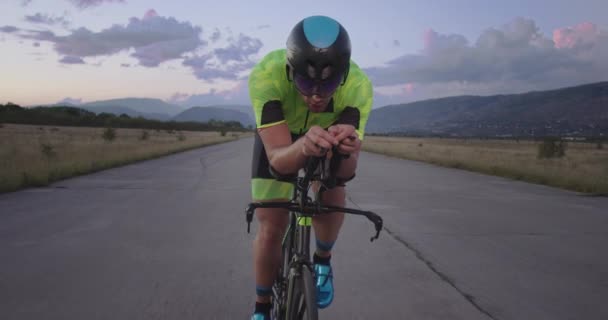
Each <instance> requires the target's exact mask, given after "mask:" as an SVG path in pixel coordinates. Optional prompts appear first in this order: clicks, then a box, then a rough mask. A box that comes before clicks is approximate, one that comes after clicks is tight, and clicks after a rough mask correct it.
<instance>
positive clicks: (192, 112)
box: [172, 106, 255, 127]
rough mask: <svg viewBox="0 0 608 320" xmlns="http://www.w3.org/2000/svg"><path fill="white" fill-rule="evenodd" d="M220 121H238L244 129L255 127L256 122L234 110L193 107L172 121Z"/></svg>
mask: <svg viewBox="0 0 608 320" xmlns="http://www.w3.org/2000/svg"><path fill="white" fill-rule="evenodd" d="M211 119H214V120H219V121H238V122H240V123H241V124H242V125H243V126H244V127H247V126H250V125H251V126H253V125H255V122H254V120H253V118H252V117H251V116H249V115H248V114H246V113H244V112H241V111H238V110H233V109H227V108H225V107H223V106H222V107H193V108H190V109H188V110H186V111H184V112H182V113H180V114H178V115H176V116H175V117H173V118H172V120H175V121H199V122H208V121H209V120H211Z"/></svg>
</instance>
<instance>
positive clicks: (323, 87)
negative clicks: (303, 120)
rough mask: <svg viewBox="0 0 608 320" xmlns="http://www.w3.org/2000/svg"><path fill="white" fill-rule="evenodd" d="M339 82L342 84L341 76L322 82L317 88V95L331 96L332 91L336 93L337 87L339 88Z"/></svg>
mask: <svg viewBox="0 0 608 320" xmlns="http://www.w3.org/2000/svg"><path fill="white" fill-rule="evenodd" d="M341 82H342V77H341V76H336V77H333V78H330V79H327V81H325V82H322V83H321V84H320V85H319V88H318V92H319V95H321V96H327V95H330V94H332V93H333V92H334V91H336V89H337V88H338V86H340V83H341Z"/></svg>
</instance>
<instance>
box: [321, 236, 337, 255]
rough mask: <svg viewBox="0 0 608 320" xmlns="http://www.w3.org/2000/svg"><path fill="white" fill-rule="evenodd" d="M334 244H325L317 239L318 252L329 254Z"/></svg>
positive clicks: (333, 242)
mask: <svg viewBox="0 0 608 320" xmlns="http://www.w3.org/2000/svg"><path fill="white" fill-rule="evenodd" d="M335 243H336V242H335V241H331V242H325V241H321V240H319V239H317V249H318V250H320V251H325V252H330V251H331V249H332V248H333V247H334V244H335Z"/></svg>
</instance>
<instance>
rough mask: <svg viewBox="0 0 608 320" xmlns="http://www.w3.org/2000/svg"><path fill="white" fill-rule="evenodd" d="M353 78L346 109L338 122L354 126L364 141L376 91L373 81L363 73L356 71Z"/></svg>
mask: <svg viewBox="0 0 608 320" xmlns="http://www.w3.org/2000/svg"><path fill="white" fill-rule="evenodd" d="M351 70H352V69H351ZM353 71H354V70H353ZM350 76H351V75H349V77H350ZM352 76H353V78H354V79H353V80H354V81H353V82H351V83H349V88H348V92H347V93H346V96H347V98H346V101H345V106H346V107H345V108H344V110H343V111H342V114H341V115H340V117H339V120H338V122H339V123H348V124H352V125H353V126H354V127H355V128H356V131H357V134H358V135H359V139H361V140H363V138H364V135H365V127H366V125H367V120H368V118H369V114H370V112H371V110H372V103H373V95H374V91H373V88H372V83H371V81H370V80H369V78H368V77H367V76H366V75H365V74H364V73H363V71H361V70H356V71H355V72H354V73H353V74H352ZM347 83H348V82H347Z"/></svg>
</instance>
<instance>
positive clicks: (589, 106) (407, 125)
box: [61, 82, 608, 137]
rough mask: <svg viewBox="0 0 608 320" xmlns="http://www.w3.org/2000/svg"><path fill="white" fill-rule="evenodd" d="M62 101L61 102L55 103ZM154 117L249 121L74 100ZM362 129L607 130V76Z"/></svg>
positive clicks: (392, 108)
mask: <svg viewBox="0 0 608 320" xmlns="http://www.w3.org/2000/svg"><path fill="white" fill-rule="evenodd" d="M61 105H66V104H61ZM76 107H79V108H83V109H86V110H89V111H92V112H95V113H97V114H99V113H102V112H108V113H113V114H117V115H120V114H127V115H129V116H131V117H138V116H141V117H144V118H147V119H157V120H163V121H167V120H175V121H200V122H207V121H209V120H211V119H215V120H221V121H239V122H241V123H242V124H243V126H245V127H247V126H249V125H254V124H255V122H254V118H253V112H252V108H251V107H250V106H247V105H215V106H204V107H202V106H196V107H192V108H189V109H186V108H184V107H181V106H178V105H173V104H170V103H167V102H165V101H162V100H160V99H140V98H127V99H114V100H105V101H96V102H91V103H86V104H82V105H77V106H76ZM366 132H367V133H377V134H394V135H424V136H428V135H439V136H487V137H512V136H522V137H525V136H532V137H533V136H546V135H559V136H587V137H588V136H600V135H603V136H608V82H598V83H592V84H587V85H581V86H576V87H568V88H562V89H557V90H550V91H535V92H528V93H522V94H507V95H493V96H455V97H448V98H441V99H431V100H424V101H417V102H412V103H407V104H398V105H389V106H385V107H381V108H377V109H374V110H373V111H372V112H371V114H370V118H369V120H368V125H367V130H366Z"/></svg>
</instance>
